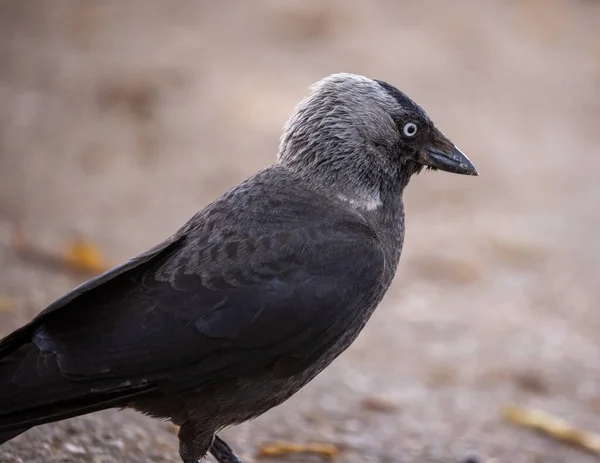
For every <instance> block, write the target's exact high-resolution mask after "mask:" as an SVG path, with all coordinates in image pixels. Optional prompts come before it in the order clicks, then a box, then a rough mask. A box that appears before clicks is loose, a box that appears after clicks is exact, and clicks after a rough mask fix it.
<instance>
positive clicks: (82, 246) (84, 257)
mask: <svg viewBox="0 0 600 463" xmlns="http://www.w3.org/2000/svg"><path fill="white" fill-rule="evenodd" d="M63 260H64V262H65V264H66V265H67V266H68V267H71V268H73V269H79V270H86V271H90V272H94V273H102V272H104V271H106V270H108V268H109V266H108V265H107V264H106V262H105V261H104V257H103V256H102V252H101V251H100V249H99V248H98V246H96V245H95V244H93V243H90V242H89V241H83V240H77V241H73V242H72V243H69V244H68V245H67V247H66V249H65V253H64V257H63Z"/></svg>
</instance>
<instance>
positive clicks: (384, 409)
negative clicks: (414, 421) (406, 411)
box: [361, 396, 399, 413]
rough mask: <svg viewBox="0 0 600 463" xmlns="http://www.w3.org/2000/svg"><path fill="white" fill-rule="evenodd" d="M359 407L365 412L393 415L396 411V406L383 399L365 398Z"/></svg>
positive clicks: (375, 397)
mask: <svg viewBox="0 0 600 463" xmlns="http://www.w3.org/2000/svg"><path fill="white" fill-rule="evenodd" d="M361 406H362V408H364V409H365V410H370V411H373V412H380V413H394V412H396V411H398V408H399V406H398V404H397V403H395V402H392V401H391V400H389V399H386V398H384V397H377V396H367V397H365V398H364V399H363V400H362V401H361Z"/></svg>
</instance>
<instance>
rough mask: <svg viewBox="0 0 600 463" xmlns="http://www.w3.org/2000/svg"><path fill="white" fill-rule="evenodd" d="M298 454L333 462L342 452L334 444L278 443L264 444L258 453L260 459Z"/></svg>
mask: <svg viewBox="0 0 600 463" xmlns="http://www.w3.org/2000/svg"><path fill="white" fill-rule="evenodd" d="M298 453H312V454H315V455H320V456H322V457H324V458H326V459H327V460H333V459H334V458H335V457H337V456H338V455H339V453H340V450H339V449H338V448H337V447H336V446H335V445H333V444H292V443H289V442H276V443H273V444H263V445H261V446H260V448H259V451H258V457H259V458H265V457H266V458H273V457H281V456H285V455H294V454H298Z"/></svg>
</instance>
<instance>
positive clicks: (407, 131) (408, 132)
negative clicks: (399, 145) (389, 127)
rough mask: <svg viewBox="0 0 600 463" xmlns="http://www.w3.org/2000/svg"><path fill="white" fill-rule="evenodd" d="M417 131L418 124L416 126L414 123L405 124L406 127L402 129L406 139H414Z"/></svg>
mask: <svg viewBox="0 0 600 463" xmlns="http://www.w3.org/2000/svg"><path fill="white" fill-rule="evenodd" d="M417 130H418V127H417V124H415V123H414V122H408V123H406V124H404V127H403V128H402V133H403V134H404V136H405V137H407V138H412V137H414V136H415V135H416V134H417Z"/></svg>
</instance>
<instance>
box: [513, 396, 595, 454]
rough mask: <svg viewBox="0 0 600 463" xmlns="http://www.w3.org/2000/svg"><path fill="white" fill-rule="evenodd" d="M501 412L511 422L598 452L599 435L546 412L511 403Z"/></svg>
mask: <svg viewBox="0 0 600 463" xmlns="http://www.w3.org/2000/svg"><path fill="white" fill-rule="evenodd" d="M502 414H503V415H504V418H505V419H507V420H508V421H510V422H511V423H514V424H518V425H520V426H524V427H526V428H531V429H535V430H536V431H539V432H541V433H543V434H546V435H548V436H550V437H553V438H554V439H557V440H560V441H563V442H566V443H568V444H571V445H575V446H578V447H581V448H583V449H585V450H587V451H589V452H593V453H597V454H600V435H598V434H594V433H591V432H587V431H584V430H581V429H577V428H575V427H573V426H571V425H570V424H569V423H567V422H566V421H564V420H562V419H560V418H557V417H555V416H552V415H549V414H548V413H546V412H543V411H541V410H527V409H522V408H519V407H516V406H513V405H511V406H507V407H505V408H504V409H503V410H502Z"/></svg>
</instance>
